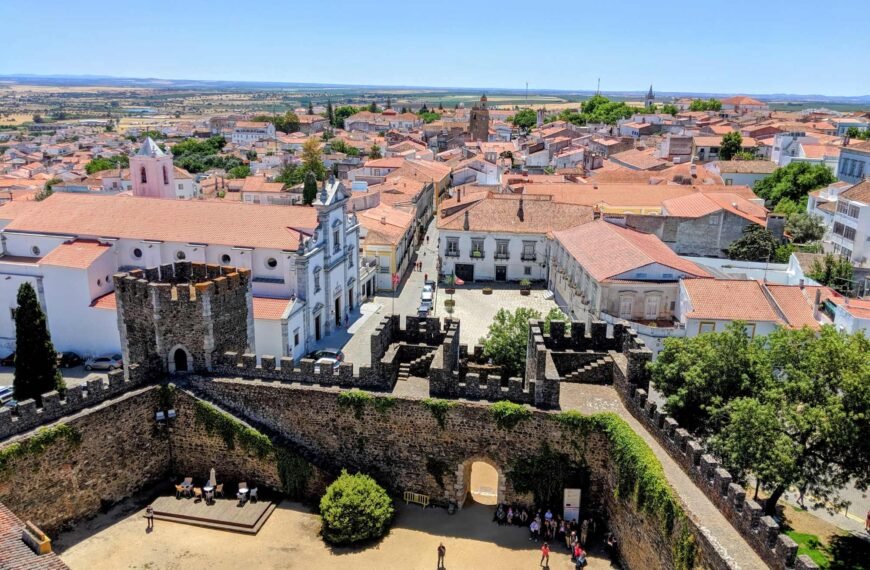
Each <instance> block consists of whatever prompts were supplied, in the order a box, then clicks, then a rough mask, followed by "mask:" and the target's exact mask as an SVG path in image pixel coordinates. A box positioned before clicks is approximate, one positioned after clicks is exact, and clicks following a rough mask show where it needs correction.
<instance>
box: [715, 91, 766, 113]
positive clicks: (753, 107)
mask: <svg viewBox="0 0 870 570" xmlns="http://www.w3.org/2000/svg"><path fill="white" fill-rule="evenodd" d="M767 109H768V107H767V104H765V103H762V102H761V101H759V100H757V99H753V98H752V97H747V96H745V95H737V96H734V97H726V98H725V99H722V110H723V111H734V112H735V113H749V112H753V111H766V110H767Z"/></svg>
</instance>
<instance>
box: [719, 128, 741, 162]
mask: <svg viewBox="0 0 870 570" xmlns="http://www.w3.org/2000/svg"><path fill="white" fill-rule="evenodd" d="M742 149H743V137H742V136H741V135H740V133H738V132H737V131H734V132H731V133H725V135H723V136H722V142H721V143H720V145H719V158H720V159H722V160H731V159H732V158H734V156H735V155H736V154H737V153H738V152H740V151H741V150H742Z"/></svg>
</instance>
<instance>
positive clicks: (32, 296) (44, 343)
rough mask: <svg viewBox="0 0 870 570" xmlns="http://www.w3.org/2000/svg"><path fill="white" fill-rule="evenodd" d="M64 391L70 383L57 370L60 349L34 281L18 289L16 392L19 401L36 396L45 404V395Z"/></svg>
mask: <svg viewBox="0 0 870 570" xmlns="http://www.w3.org/2000/svg"><path fill="white" fill-rule="evenodd" d="M52 390H57V391H59V392H64V391H65V390H66V384H64V381H63V377H62V376H61V374H60V372H58V370H57V352H56V351H55V350H54V344H52V342H51V334H50V333H49V332H48V324H47V322H46V319H45V313H44V312H42V307H40V306H39V301H38V300H37V299H36V291H35V290H34V289H33V286H32V285H31V284H30V283H26V282H25V283H22V284H21V286H20V287H19V288H18V307H17V308H16V309H15V377H14V380H13V391H14V394H15V399H16V400H18V401H23V400H28V399H30V398H33V399H34V400H36V402H37V404H39V405H42V394H45V393H46V392H51V391H52Z"/></svg>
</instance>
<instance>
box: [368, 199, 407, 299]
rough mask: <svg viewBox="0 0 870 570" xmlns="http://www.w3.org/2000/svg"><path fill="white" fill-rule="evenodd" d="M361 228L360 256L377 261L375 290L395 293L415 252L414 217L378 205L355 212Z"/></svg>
mask: <svg viewBox="0 0 870 570" xmlns="http://www.w3.org/2000/svg"><path fill="white" fill-rule="evenodd" d="M357 218H358V219H359V223H360V226H361V228H362V229H361V232H360V233H361V243H362V250H363V255H364V256H365V258H367V259H376V260H377V275H376V276H375V286H376V288H377V290H378V291H395V290H396V289H397V287H398V286H397V282H396V281H394V280H393V276H394V275H396V276H398V278H399V279H401V278H402V277H403V276H404V275H405V273H406V272H407V271H408V269H409V267H410V262H411V256H412V254H413V252H414V242H415V240H414V236H415V228H416V225H415V223H414V221H415V220H414V214H412V213H411V212H407V211H404V210H401V209H399V208H395V207H393V206H388V205H386V204H380V205H379V206H376V207H374V208H370V209H368V210H363V211H360V212H358V213H357Z"/></svg>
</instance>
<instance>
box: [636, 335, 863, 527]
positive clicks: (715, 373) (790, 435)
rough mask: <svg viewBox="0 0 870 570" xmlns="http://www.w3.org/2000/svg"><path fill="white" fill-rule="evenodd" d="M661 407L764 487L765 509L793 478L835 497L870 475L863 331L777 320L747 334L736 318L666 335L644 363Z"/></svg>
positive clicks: (735, 471) (832, 500) (735, 470)
mask: <svg viewBox="0 0 870 570" xmlns="http://www.w3.org/2000/svg"><path fill="white" fill-rule="evenodd" d="M651 370H652V378H653V382H654V383H655V385H656V387H657V388H658V389H659V390H661V391H662V393H663V394H664V395H665V396H666V398H667V404H666V409H667V411H668V413H669V414H671V415H672V416H673V417H674V418H675V419H677V421H679V422H680V424H681V425H682V426H683V427H685V428H686V429H688V430H689V431H690V432H692V433H694V434H697V435H701V436H704V437H707V441H708V444H709V446H710V449H711V450H712V451H713V452H714V453H716V454H717V455H718V456H719V457H720V458H721V459H722V461H723V465H724V466H725V467H726V468H727V469H729V471H731V473H732V475H734V476H735V477H736V478H737V479H738V480H745V477H746V475H748V474H750V473H751V474H752V475H754V476H755V477H756V478H757V479H758V480H759V481H760V482H761V484H762V485H763V487H764V488H765V489H766V490H767V491H768V492H769V493H770V498H769V500H768V501H767V504H766V509H765V510H766V511H767V513H768V514H771V513H774V512H775V508H776V503H777V502H778V500H779V498H780V497H781V496H782V493H783V492H784V491H785V490H786V489H788V488H789V487H791V486H797V487H799V488H801V489H803V490H805V491H807V492H809V493H810V494H811V495H813V496H815V497H817V498H820V499H823V500H825V501H827V502H828V503H829V504H832V505H834V506H841V505H842V503H843V501H842V500H840V499H839V498H838V496H837V493H838V490H839V489H841V488H842V487H843V486H845V485H846V484H847V483H848V482H849V481H852V480H854V481H856V483H857V486H858V488H866V487H867V485H868V483H870V439H868V438H867V434H868V433H870V341H868V339H867V338H866V337H865V336H864V335H863V334H861V333H858V334H847V333H844V332H839V331H837V330H836V329H834V328H833V327H831V326H823V327H822V328H821V330H820V331H814V330H812V329H809V328H803V329H788V328H779V329H777V330H776V331H774V332H772V333H771V334H769V335H768V336H766V337H756V338H755V339H752V340H750V339H749V338H748V337H746V335H745V334H744V330H743V324H742V323H733V324H732V325H730V326H729V328H728V330H726V331H725V332H722V333H708V334H704V335H700V336H697V337H693V338H679V339H677V338H674V339H667V340H666V341H665V348H664V350H663V351H662V352H661V353H660V354H659V356H658V358H657V360H656V361H655V362H654V363H653V364H652V366H651Z"/></svg>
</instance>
